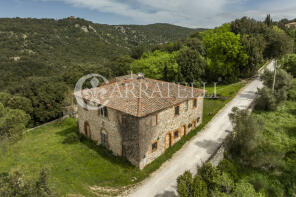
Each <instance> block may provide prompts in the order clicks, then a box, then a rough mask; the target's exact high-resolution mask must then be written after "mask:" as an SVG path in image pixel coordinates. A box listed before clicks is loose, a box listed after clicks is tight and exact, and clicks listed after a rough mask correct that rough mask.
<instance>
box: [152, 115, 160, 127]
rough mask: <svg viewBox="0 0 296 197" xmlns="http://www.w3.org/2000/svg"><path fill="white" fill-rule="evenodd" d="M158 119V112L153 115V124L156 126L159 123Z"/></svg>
mask: <svg viewBox="0 0 296 197" xmlns="http://www.w3.org/2000/svg"><path fill="white" fill-rule="evenodd" d="M157 119H158V114H155V115H152V117H151V125H152V126H156V125H157V121H158V120H157Z"/></svg>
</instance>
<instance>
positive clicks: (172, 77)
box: [130, 51, 178, 81]
mask: <svg viewBox="0 0 296 197" xmlns="http://www.w3.org/2000/svg"><path fill="white" fill-rule="evenodd" d="M177 55H178V52H173V53H171V54H170V53H168V52H162V51H154V52H148V53H144V55H143V56H142V57H141V59H139V60H136V61H134V62H133V63H132V64H131V65H130V69H131V70H132V71H133V72H134V73H139V72H142V73H145V75H146V76H147V77H150V78H154V79H159V80H166V81H177V74H178V64H177V62H176V56H177Z"/></svg>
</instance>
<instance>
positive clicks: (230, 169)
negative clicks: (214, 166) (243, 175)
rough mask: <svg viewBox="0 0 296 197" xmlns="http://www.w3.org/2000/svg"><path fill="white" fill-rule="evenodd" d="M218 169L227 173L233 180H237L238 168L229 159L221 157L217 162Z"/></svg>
mask: <svg viewBox="0 0 296 197" xmlns="http://www.w3.org/2000/svg"><path fill="white" fill-rule="evenodd" d="M218 169H219V170H221V171H222V172H226V173H227V174H229V175H230V176H231V178H232V179H233V180H235V181H237V180H239V173H238V170H237V168H236V166H235V165H234V164H233V163H231V162H230V161H229V160H227V159H223V160H222V161H221V162H220V163H219V165H218Z"/></svg>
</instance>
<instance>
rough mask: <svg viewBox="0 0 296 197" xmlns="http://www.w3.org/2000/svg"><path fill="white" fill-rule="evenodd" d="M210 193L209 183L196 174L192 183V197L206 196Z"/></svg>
mask: <svg viewBox="0 0 296 197" xmlns="http://www.w3.org/2000/svg"><path fill="white" fill-rule="evenodd" d="M207 195H208V187H207V184H206V183H205V182H204V181H203V180H202V179H201V177H200V176H198V175H197V176H195V178H194V179H193V184H192V197H205V196H207Z"/></svg>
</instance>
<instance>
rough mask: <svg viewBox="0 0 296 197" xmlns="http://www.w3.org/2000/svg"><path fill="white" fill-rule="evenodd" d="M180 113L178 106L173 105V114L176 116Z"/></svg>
mask: <svg viewBox="0 0 296 197" xmlns="http://www.w3.org/2000/svg"><path fill="white" fill-rule="evenodd" d="M179 114H180V106H179V105H178V106H176V107H175V116H178V115H179Z"/></svg>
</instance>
